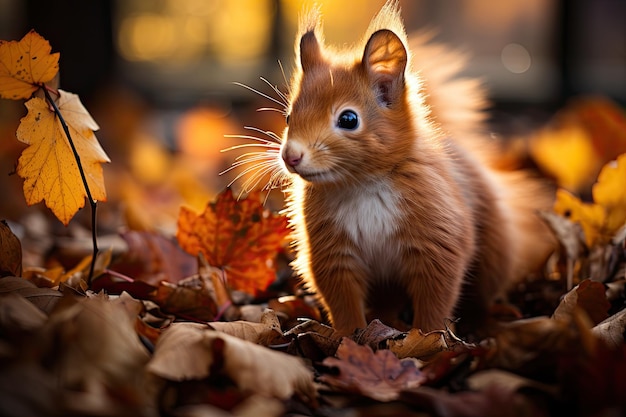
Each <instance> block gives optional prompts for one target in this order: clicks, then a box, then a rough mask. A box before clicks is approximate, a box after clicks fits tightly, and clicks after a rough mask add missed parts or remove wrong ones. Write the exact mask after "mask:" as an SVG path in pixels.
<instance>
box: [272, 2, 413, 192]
mask: <svg viewBox="0 0 626 417" xmlns="http://www.w3.org/2000/svg"><path fill="white" fill-rule="evenodd" d="M406 45H407V40H406V34H405V30H404V26H403V25H402V21H401V18H400V12H399V9H398V7H397V4H396V2H388V3H387V4H386V5H385V6H384V7H383V9H382V10H381V11H380V12H379V14H378V15H377V16H376V17H375V18H374V19H373V20H372V23H371V24H370V29H369V30H368V31H367V35H366V37H365V39H364V41H363V42H362V44H361V45H360V46H357V47H354V48H350V49H348V50H345V51H338V50H334V49H331V48H328V47H326V46H325V45H324V42H323V38H322V35H321V24H320V20H319V14H317V13H312V14H309V15H307V17H306V18H305V19H303V20H302V21H301V26H300V35H299V36H298V39H297V42H296V58H297V67H296V71H295V74H294V77H293V80H292V85H291V90H290V102H289V107H288V116H287V124H288V126H287V128H286V129H285V132H284V135H283V144H282V149H281V156H282V159H283V161H284V165H285V168H286V169H287V170H288V171H289V172H291V173H294V174H297V175H299V176H300V177H302V178H303V179H305V180H306V181H310V182H313V183H342V182H343V183H345V182H348V183H349V182H351V181H361V180H362V179H363V178H365V177H367V176H380V175H381V174H384V173H386V172H390V171H391V170H393V168H394V166H395V165H397V163H398V160H399V159H401V158H402V157H403V156H406V153H407V150H408V149H407V147H410V146H412V145H411V143H412V142H413V141H414V139H415V134H414V127H413V124H414V123H413V122H414V121H413V112H412V110H411V107H412V104H411V103H412V100H411V99H410V98H409V97H408V96H409V94H413V93H414V89H413V88H411V87H410V86H409V84H410V81H409V79H408V77H407V76H408V75H410V73H409V71H408V64H409V53H408V49H407V46H406Z"/></svg>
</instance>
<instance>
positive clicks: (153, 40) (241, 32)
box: [117, 0, 274, 65]
mask: <svg viewBox="0 0 626 417" xmlns="http://www.w3.org/2000/svg"><path fill="white" fill-rule="evenodd" d="M140 6H141V4H139V3H121V9H126V10H125V11H123V12H121V20H120V25H119V30H118V36H117V44H118V47H119V50H120V54H121V55H122V57H124V59H126V60H128V61H164V62H165V63H167V64H171V65H180V64H184V63H188V62H193V61H198V60H202V59H204V58H206V57H207V56H214V58H216V59H217V60H219V61H222V62H225V63H227V64H233V63H235V64H241V63H242V62H241V61H244V60H248V59H255V58H258V57H260V56H262V55H263V54H264V53H266V52H267V48H268V46H269V43H270V40H271V39H270V36H271V25H272V19H271V17H272V13H273V10H274V9H273V5H272V1H271V0H211V1H201V0H181V1H177V0H168V1H166V2H164V3H163V4H153V5H152V7H149V8H146V7H140Z"/></svg>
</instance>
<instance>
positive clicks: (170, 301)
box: [150, 275, 217, 321]
mask: <svg viewBox="0 0 626 417" xmlns="http://www.w3.org/2000/svg"><path fill="white" fill-rule="evenodd" d="M150 300H152V301H154V302H155V303H156V304H158V305H159V306H160V307H161V308H162V309H163V311H165V312H167V313H170V314H175V315H176V316H178V317H182V318H186V319H190V320H200V321H213V320H215V316H216V314H217V305H216V304H215V292H214V291H213V287H212V284H211V282H210V281H207V280H205V279H202V277H201V276H197V275H196V276H191V277H189V278H186V279H184V280H182V281H179V282H178V284H172V283H169V282H167V281H161V283H160V285H159V286H158V287H157V290H156V291H155V292H154V293H152V294H150Z"/></svg>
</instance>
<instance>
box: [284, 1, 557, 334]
mask: <svg viewBox="0 0 626 417" xmlns="http://www.w3.org/2000/svg"><path fill="white" fill-rule="evenodd" d="M426 38H427V37H426V36H422V38H421V40H422V41H420V40H419V39H418V41H417V42H416V43H415V42H414V43H415V45H412V46H414V48H413V50H414V51H415V55H414V57H415V58H414V57H412V56H411V55H410V50H409V48H408V45H409V40H408V38H407V36H406V34H405V30H404V27H403V23H402V20H401V17H400V12H399V9H398V7H397V4H396V2H393V1H390V2H388V3H387V4H386V5H385V6H384V7H383V9H382V10H381V12H380V13H379V14H378V15H377V16H376V17H375V18H374V19H373V21H372V23H371V24H370V27H369V29H368V31H367V33H366V36H365V37H364V39H363V42H362V43H361V44H359V45H357V46H356V47H354V48H351V49H349V50H344V51H341V50H333V49H330V48H328V47H326V46H325V45H324V43H323V39H322V34H321V23H320V19H319V16H318V14H317V13H316V12H312V13H310V14H308V15H305V17H304V18H303V19H302V20H301V26H300V33H299V35H298V39H297V44H296V57H297V62H298V66H297V68H296V72H295V74H294V76H293V80H292V85H291V90H290V95H289V103H288V108H287V111H288V114H289V118H288V120H289V122H288V127H287V129H286V130H285V132H284V134H283V138H282V145H281V156H282V158H283V160H284V161H285V164H284V167H285V170H287V171H290V176H291V181H290V185H289V186H288V189H287V194H288V207H287V213H288V214H289V216H290V219H291V225H292V226H293V228H294V230H295V234H294V238H295V249H296V252H297V258H296V260H295V261H294V267H295V270H296V272H297V273H298V274H299V275H300V276H301V277H302V278H303V280H304V282H305V284H306V285H307V286H308V287H309V288H310V289H311V290H313V291H315V292H316V293H317V294H318V295H319V299H320V301H321V303H322V305H323V306H324V307H325V309H326V310H327V312H328V313H329V317H330V319H331V321H332V323H333V325H334V326H335V328H336V329H337V330H338V331H339V332H340V333H342V334H349V333H351V332H352V331H353V330H354V329H355V328H356V327H364V326H365V325H366V320H367V319H366V317H368V316H367V313H368V310H369V311H370V313H371V317H378V318H381V319H383V320H384V321H387V322H388V323H389V324H392V325H398V323H399V314H400V313H401V310H402V309H403V308H404V307H405V306H406V305H407V304H408V305H409V306H410V307H411V308H412V310H413V322H412V325H413V327H416V328H420V329H422V330H425V331H428V330H433V329H438V328H442V327H443V325H444V320H445V319H446V318H451V317H452V316H453V314H454V309H455V307H456V306H457V305H458V304H459V300H460V299H463V300H466V301H467V302H469V303H470V304H471V305H473V306H475V307H476V308H477V309H478V310H480V311H483V312H484V311H486V309H487V308H488V305H489V303H490V302H491V301H493V299H494V297H496V296H497V295H499V294H500V293H501V292H502V291H503V290H504V289H505V288H506V285H507V284H509V283H510V282H512V280H513V279H514V278H515V276H516V275H519V274H521V273H522V272H524V273H525V272H527V270H526V269H524V268H525V267H526V266H528V265H530V262H538V261H539V260H540V259H541V258H542V257H545V256H546V255H547V253H548V252H549V250H550V247H551V243H547V244H545V245H535V244H534V243H535V242H537V241H542V239H543V240H546V239H545V236H544V237H536V238H529V237H528V236H529V235H531V234H532V233H544V232H545V230H544V228H543V226H542V225H541V223H540V220H539V219H538V218H537V217H536V216H534V213H533V211H534V210H536V209H539V208H545V207H548V206H549V204H550V199H549V197H548V194H547V193H545V192H543V190H541V187H540V186H538V185H534V184H533V183H532V182H531V181H530V180H529V179H527V178H525V177H523V176H520V175H518V176H517V177H512V176H511V175H510V174H505V173H499V172H496V171H494V170H492V169H491V168H489V161H488V158H489V157H488V156H487V155H484V153H483V152H481V151H480V149H479V148H482V147H483V146H484V143H482V142H479V141H478V138H477V137H478V136H480V133H481V129H482V120H483V113H482V112H481V110H482V108H483V107H484V104H485V102H486V100H485V99H484V93H483V92H482V91H481V87H480V85H479V83H477V82H476V81H475V80H454V79H453V76H454V75H455V74H456V73H457V72H458V70H459V69H460V68H461V67H462V58H461V57H460V55H458V54H456V53H454V52H450V51H449V50H447V49H442V47H441V46H432V45H430V46H426V44H425V43H424V42H423V41H424V40H427V39H426ZM422 63H425V64H424V65H422V66H420V64H422ZM422 67H423V68H422ZM422 69H423V74H422V73H421V72H420V71H421V70H422ZM429 73H430V74H432V82H429V79H428V78H427V77H428V75H429ZM422 75H424V76H425V79H426V80H427V81H426V82H424V81H423V79H422ZM454 91H456V93H457V94H458V96H452V94H453V92H454ZM346 110H351V111H353V112H355V113H356V115H357V117H358V125H357V126H356V127H355V128H354V129H352V126H351V125H350V124H349V122H346V124H341V123H339V119H340V118H341V117H343V115H344V113H343V112H344V111H346ZM346 117H348V116H346ZM346 126H348V128H346ZM450 135H452V136H462V138H460V139H457V138H455V139H454V140H453V139H450ZM476 143H480V145H475V144H476ZM544 196H545V197H544ZM546 241H547V242H549V240H546ZM529 248H531V249H529ZM522 266H524V268H523V267H522ZM462 294H463V295H462ZM461 319H462V320H463V319H464V317H461Z"/></svg>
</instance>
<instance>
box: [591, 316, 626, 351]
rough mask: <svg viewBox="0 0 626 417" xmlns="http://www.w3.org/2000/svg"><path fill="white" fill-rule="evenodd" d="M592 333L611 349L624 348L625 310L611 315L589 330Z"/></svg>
mask: <svg viewBox="0 0 626 417" xmlns="http://www.w3.org/2000/svg"><path fill="white" fill-rule="evenodd" d="M591 331H592V333H593V334H594V335H596V336H597V337H598V338H600V339H602V340H603V341H604V343H606V345H607V346H608V347H609V348H611V349H619V348H621V347H622V346H624V342H626V340H624V335H626V309H624V310H622V311H620V312H619V313H616V314H614V315H612V316H611V317H609V318H607V319H606V320H604V321H603V322H602V323H600V324H598V325H596V326H595V327H594V328H593V329H591Z"/></svg>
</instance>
